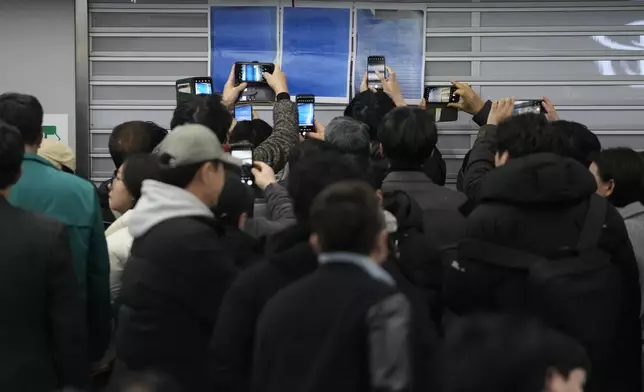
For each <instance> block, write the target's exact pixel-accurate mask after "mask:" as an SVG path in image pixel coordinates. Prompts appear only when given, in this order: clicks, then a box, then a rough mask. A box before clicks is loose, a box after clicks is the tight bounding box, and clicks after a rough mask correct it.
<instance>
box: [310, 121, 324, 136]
mask: <svg viewBox="0 0 644 392" xmlns="http://www.w3.org/2000/svg"><path fill="white" fill-rule="evenodd" d="M313 124H314V127H315V132H307V133H306V137H307V138H309V139H315V140H324V130H325V129H326V127H325V126H324V125H322V124H320V123H319V122H318V121H317V120H315V121H313Z"/></svg>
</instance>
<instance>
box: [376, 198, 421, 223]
mask: <svg viewBox="0 0 644 392" xmlns="http://www.w3.org/2000/svg"><path fill="white" fill-rule="evenodd" d="M382 207H383V208H384V209H385V211H387V212H389V213H391V214H392V215H393V217H394V218H395V219H396V222H397V226H398V230H399V231H406V230H409V229H417V230H419V231H420V232H423V231H424V224H423V223H424V221H423V210H422V209H421V208H420V206H419V205H418V203H417V202H416V200H414V199H412V198H411V197H410V196H409V195H408V194H407V193H405V192H403V191H391V192H386V193H385V194H384V197H383V200H382Z"/></svg>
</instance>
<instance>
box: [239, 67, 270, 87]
mask: <svg viewBox="0 0 644 392" xmlns="http://www.w3.org/2000/svg"><path fill="white" fill-rule="evenodd" d="M236 68H237V75H236V76H237V81H238V82H247V83H266V80H265V79H264V75H263V73H264V72H269V73H270V72H273V69H272V67H271V65H270V64H255V63H240V64H237V65H236Z"/></svg>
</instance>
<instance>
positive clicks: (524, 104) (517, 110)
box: [512, 100, 543, 116]
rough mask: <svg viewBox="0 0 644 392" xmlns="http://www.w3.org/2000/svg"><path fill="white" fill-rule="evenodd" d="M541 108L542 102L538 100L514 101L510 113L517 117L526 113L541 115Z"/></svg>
mask: <svg viewBox="0 0 644 392" xmlns="http://www.w3.org/2000/svg"><path fill="white" fill-rule="evenodd" d="M542 108H543V105H542V101H539V100H532V101H516V102H515V103H514V110H513V111H512V115H514V116H518V115H520V114H526V113H534V114H541V113H543V111H542Z"/></svg>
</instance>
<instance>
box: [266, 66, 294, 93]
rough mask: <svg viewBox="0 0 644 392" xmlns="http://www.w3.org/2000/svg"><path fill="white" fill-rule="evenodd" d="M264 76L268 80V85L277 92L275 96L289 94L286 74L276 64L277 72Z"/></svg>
mask: <svg viewBox="0 0 644 392" xmlns="http://www.w3.org/2000/svg"><path fill="white" fill-rule="evenodd" d="M262 75H263V76H264V79H265V80H266V83H268V85H269V86H270V88H272V89H273V91H275V95H279V94H281V93H288V83H287V81H286V74H285V73H284V72H282V68H281V67H280V66H279V65H278V64H275V70H274V71H273V73H272V74H271V73H268V72H264V73H263V74H262Z"/></svg>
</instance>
